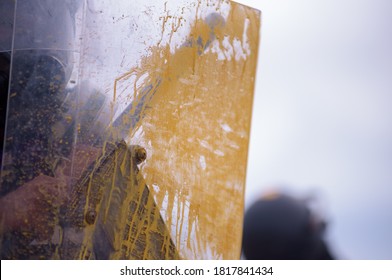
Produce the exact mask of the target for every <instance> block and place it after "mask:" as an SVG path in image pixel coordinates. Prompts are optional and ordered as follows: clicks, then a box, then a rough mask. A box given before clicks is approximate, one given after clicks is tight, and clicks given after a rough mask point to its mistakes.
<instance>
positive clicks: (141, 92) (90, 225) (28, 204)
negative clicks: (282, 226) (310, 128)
mask: <svg viewBox="0 0 392 280" xmlns="http://www.w3.org/2000/svg"><path fill="white" fill-rule="evenodd" d="M0 5H3V7H1V9H0V10H1V13H5V15H3V16H2V18H3V19H6V20H3V21H2V22H1V23H0V24H2V29H1V30H2V31H1V32H3V33H4V34H8V35H9V36H8V35H7V36H2V38H4V40H2V42H1V45H0V48H1V49H0V55H1V57H0V58H1V60H0V63H1V69H0V70H1V71H2V77H3V76H4V77H7V79H8V76H9V83H8V85H7V86H4V87H3V84H2V88H1V90H2V92H1V95H2V96H8V107H7V115H6V129H5V137H4V139H5V141H4V142H5V143H4V149H3V153H2V173H1V189H0V195H1V198H0V199H1V202H2V203H1V205H0V209H1V223H0V229H1V230H0V234H1V238H0V239H1V247H0V254H1V257H2V259H9V258H14V259H39V258H43V259H238V258H239V257H240V248H241V234H242V216H243V200H244V191H245V177H246V164H247V153H248V143H249V133H250V119H251V110H252V100H253V90H254V83H255V70H256V61H257V49H258V41H259V28H260V12H259V11H257V10H254V9H252V8H249V7H245V6H242V5H239V4H237V3H234V2H230V1H218V0H216V1H190V0H188V1H185V0H176V1H167V2H164V1H158V0H156V1H153V0H148V1H146V0H143V1H142V0H137V1H116V2H113V1H109V0H91V1H76V0H67V1H62V2H61V3H59V2H57V1H56V2H55V1H49V0H46V1H44V0H41V1H39V0H18V1H17V5H16V10H15V11H16V12H14V11H13V10H14V9H15V6H14V5H15V1H11V0H5V1H2V3H1V4H0ZM4 30H5V31H4ZM10 30H12V32H10ZM7 32H8V33H7ZM7 62H8V65H7ZM11 62H12V63H11ZM3 74H4V75H3ZM7 75H8V76H7ZM4 80H6V78H4ZM2 81H3V80H2ZM7 81H8V80H7Z"/></svg>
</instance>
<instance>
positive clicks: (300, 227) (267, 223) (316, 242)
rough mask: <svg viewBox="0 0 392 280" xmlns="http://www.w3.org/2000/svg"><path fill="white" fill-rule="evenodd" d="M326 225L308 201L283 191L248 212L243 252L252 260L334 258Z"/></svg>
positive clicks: (245, 220)
mask: <svg viewBox="0 0 392 280" xmlns="http://www.w3.org/2000/svg"><path fill="white" fill-rule="evenodd" d="M325 227H326V224H325V222H324V221H320V220H318V219H317V218H316V217H315V215H313V214H312V212H311V211H310V209H309V208H308V206H307V205H306V203H305V202H303V201H300V200H297V199H294V198H292V197H290V196H287V195H283V194H273V195H269V196H265V197H262V198H261V199H260V200H258V201H256V202H255V203H254V204H253V205H252V206H251V207H250V208H249V209H248V211H247V212H246V214H245V219H244V230H243V242H242V250H243V254H244V256H245V258H246V259H248V260H331V259H334V258H333V256H332V255H331V253H330V252H329V249H328V247H327V245H326V243H325V241H324V239H323V233H324V231H325Z"/></svg>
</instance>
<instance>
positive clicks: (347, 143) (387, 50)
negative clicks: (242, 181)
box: [236, 0, 392, 259]
mask: <svg viewBox="0 0 392 280" xmlns="http://www.w3.org/2000/svg"><path fill="white" fill-rule="evenodd" d="M236 2H239V3H242V4H245V5H248V6H251V7H254V8H257V9H259V10H261V11H262V28H261V42H260V49H259V61H258V71H257V81H256V92H255V99H254V107H253V119H252V131H251V142H250V149H249V161H248V174H247V189H246V201H245V202H246V207H249V205H250V203H251V202H252V201H253V200H254V199H255V198H257V196H258V195H260V193H262V192H264V191H267V190H268V189H270V188H271V187H273V186H286V187H287V189H288V190H290V191H291V192H293V193H295V194H296V195H306V194H308V193H309V192H310V193H316V195H317V197H318V198H319V201H320V203H321V205H322V210H323V211H324V212H325V213H326V216H327V218H328V221H329V228H328V240H329V242H330V244H331V245H332V248H333V250H334V252H335V253H336V255H337V257H339V258H343V259H392V170H391V167H392V14H391V12H392V1H390V0H355V1H354V0H318V1H311V0H269V1H266V0H257V1H251V0H249V1H247V0H238V1H236Z"/></svg>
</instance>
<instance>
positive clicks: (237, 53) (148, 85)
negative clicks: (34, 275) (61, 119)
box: [113, 3, 260, 259]
mask: <svg viewBox="0 0 392 280" xmlns="http://www.w3.org/2000/svg"><path fill="white" fill-rule="evenodd" d="M199 4H200V3H199ZM198 8H199V7H198ZM217 11H218V12H219V9H218V10H217ZM259 16H260V15H259V12H258V11H255V10H252V9H249V8H246V7H243V6H241V5H238V4H235V3H232V4H231V9H230V13H229V15H228V17H227V20H223V18H222V17H221V16H219V15H218V14H214V15H212V17H211V16H210V17H207V18H206V19H204V20H203V19H198V20H196V21H195V24H194V25H193V26H192V29H191V32H190V37H189V39H188V40H187V41H186V42H185V43H184V44H183V46H182V47H180V48H178V49H177V50H175V51H174V53H172V52H171V51H170V47H169V44H168V45H166V46H156V47H152V48H151V49H150V53H151V55H149V56H148V57H145V58H143V60H142V63H141V64H140V67H139V68H138V69H132V70H131V71H130V72H128V73H125V74H124V75H123V76H121V77H119V78H118V79H117V80H116V83H115V91H114V93H115V95H114V98H116V84H117V83H119V82H124V79H126V78H127V77H129V76H132V75H134V76H136V79H135V82H134V96H133V97H132V98H133V100H134V102H133V105H132V106H130V107H129V108H128V109H127V110H126V113H125V117H123V118H122V120H121V128H122V129H123V128H124V127H128V132H127V139H128V141H129V142H131V143H139V144H141V145H143V146H144V147H145V148H146V149H147V150H148V159H147V161H146V163H145V164H144V165H143V166H142V168H141V173H142V175H143V176H144V178H145V181H146V183H147V185H148V186H151V187H152V186H155V188H154V189H152V188H151V191H153V193H154V197H155V200H156V203H157V205H158V207H160V208H161V209H160V212H161V214H162V217H163V219H164V220H165V223H166V225H167V226H168V227H169V228H170V231H171V235H172V239H173V240H174V242H175V246H176V248H177V250H178V251H179V252H180V255H181V256H182V257H183V258H198V259H203V258H212V259H220V258H223V259H236V258H238V257H239V255H240V245H241V242H240V239H241V227H242V216H243V198H244V197H243V195H244V187H245V177H246V162H247V151H248V142H249V130H250V119H251V108H252V100H253V90H254V79H255V70H256V60H257V46H258V31H259V22H260V18H259ZM179 23H180V20H178V24H179ZM178 24H175V25H172V27H171V28H172V32H176V31H177V30H178V28H179V26H178ZM168 25H169V24H168V18H166V19H163V25H162V33H163V32H165V28H167V27H168ZM146 73H147V74H148V75H146ZM142 76H143V77H144V80H143V82H142V83H139V84H138V85H136V81H138V80H139V79H140V78H141V77H142ZM135 119H136V121H135ZM116 133H119V132H118V129H117V128H113V134H116ZM120 134H122V133H120ZM159 217H160V216H159V215H157V218H156V219H158V218H159ZM146 226H147V227H149V231H150V232H152V233H154V232H155V233H157V234H159V230H158V228H157V224H156V223H151V224H148V225H146ZM129 239H131V236H129ZM168 244H169V243H167V245H168Z"/></svg>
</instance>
